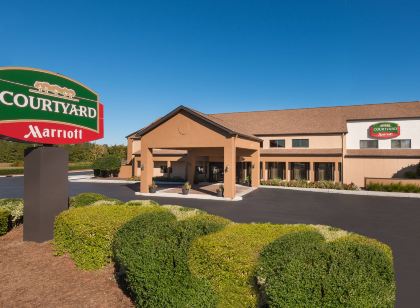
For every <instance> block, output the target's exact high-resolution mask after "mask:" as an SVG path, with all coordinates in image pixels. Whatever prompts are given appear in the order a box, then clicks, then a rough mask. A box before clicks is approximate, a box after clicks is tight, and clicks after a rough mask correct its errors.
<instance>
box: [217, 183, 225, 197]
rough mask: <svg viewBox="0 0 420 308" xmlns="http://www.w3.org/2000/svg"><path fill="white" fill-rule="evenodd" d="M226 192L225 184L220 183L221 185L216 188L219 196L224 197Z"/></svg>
mask: <svg viewBox="0 0 420 308" xmlns="http://www.w3.org/2000/svg"><path fill="white" fill-rule="evenodd" d="M224 192H225V187H224V186H223V184H220V185H219V187H218V188H217V189H216V193H217V196H218V197H223V194H224Z"/></svg>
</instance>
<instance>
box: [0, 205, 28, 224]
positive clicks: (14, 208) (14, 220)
mask: <svg viewBox="0 0 420 308" xmlns="http://www.w3.org/2000/svg"><path fill="white" fill-rule="evenodd" d="M0 208H2V209H7V210H8V211H9V213H10V220H11V221H10V224H11V225H12V226H16V225H18V224H20V223H22V222H23V199H18V198H11V199H0Z"/></svg>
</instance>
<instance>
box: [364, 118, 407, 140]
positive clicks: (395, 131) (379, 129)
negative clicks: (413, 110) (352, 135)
mask: <svg viewBox="0 0 420 308" xmlns="http://www.w3.org/2000/svg"><path fill="white" fill-rule="evenodd" d="M369 135H370V137H372V138H378V139H390V138H395V137H398V136H399V135H400V126H399V125H398V124H397V123H392V122H381V123H376V124H373V125H371V126H370V128H369Z"/></svg>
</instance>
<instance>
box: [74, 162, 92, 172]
mask: <svg viewBox="0 0 420 308" xmlns="http://www.w3.org/2000/svg"><path fill="white" fill-rule="evenodd" d="M85 169H92V163H89V162H85V163H83V162H81V163H70V164H69V170H85Z"/></svg>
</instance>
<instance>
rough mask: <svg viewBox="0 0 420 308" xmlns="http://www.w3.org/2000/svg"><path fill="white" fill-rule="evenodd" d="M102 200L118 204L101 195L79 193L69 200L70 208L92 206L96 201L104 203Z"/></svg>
mask: <svg viewBox="0 0 420 308" xmlns="http://www.w3.org/2000/svg"><path fill="white" fill-rule="evenodd" d="M104 200H106V201H115V202H120V201H119V200H117V199H113V198H110V197H107V196H105V195H102V194H97V193H81V194H78V195H76V196H74V197H71V198H70V207H81V206H87V205H93V204H94V203H95V202H97V201H104Z"/></svg>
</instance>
